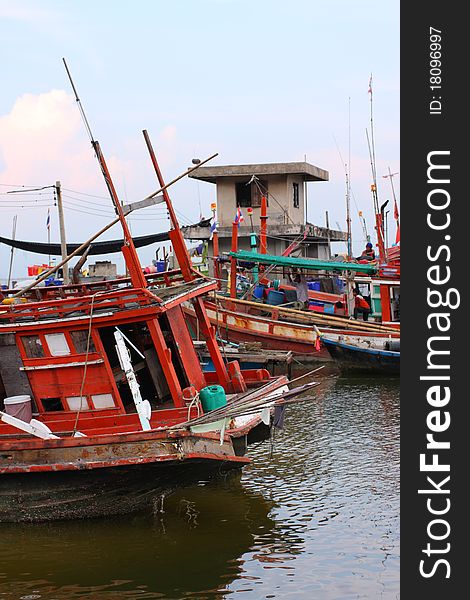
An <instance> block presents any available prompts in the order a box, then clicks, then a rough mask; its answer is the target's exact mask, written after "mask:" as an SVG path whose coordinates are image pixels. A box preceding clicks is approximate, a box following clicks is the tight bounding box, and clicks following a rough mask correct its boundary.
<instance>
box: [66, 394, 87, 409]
mask: <svg viewBox="0 0 470 600" xmlns="http://www.w3.org/2000/svg"><path fill="white" fill-rule="evenodd" d="M65 399H66V401H67V404H68V407H69V410H88V402H87V399H86V397H85V396H67V398H65ZM80 400H81V402H80Z"/></svg>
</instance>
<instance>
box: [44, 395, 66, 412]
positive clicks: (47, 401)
mask: <svg viewBox="0 0 470 600" xmlns="http://www.w3.org/2000/svg"><path fill="white" fill-rule="evenodd" d="M41 402H42V405H43V407H44V410H45V411H46V412H54V411H57V410H64V407H63V406H62V402H61V400H60V398H41Z"/></svg>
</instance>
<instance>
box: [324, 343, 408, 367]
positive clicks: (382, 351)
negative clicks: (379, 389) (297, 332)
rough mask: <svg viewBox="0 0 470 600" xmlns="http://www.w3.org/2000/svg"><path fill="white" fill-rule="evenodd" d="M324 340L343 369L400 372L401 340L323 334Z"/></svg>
mask: <svg viewBox="0 0 470 600" xmlns="http://www.w3.org/2000/svg"><path fill="white" fill-rule="evenodd" d="M322 342H323V344H324V345H325V347H326V349H327V350H328V352H329V353H330V355H331V357H332V358H333V360H334V361H335V362H336V363H337V365H338V366H339V368H340V369H341V370H343V371H356V372H369V373H373V374H383V375H399V373H400V341H399V340H391V339H390V340H386V339H377V338H376V339H373V340H370V339H369V340H361V339H360V338H357V337H355V336H343V335H337V336H331V335H322Z"/></svg>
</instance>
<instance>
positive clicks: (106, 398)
mask: <svg viewBox="0 0 470 600" xmlns="http://www.w3.org/2000/svg"><path fill="white" fill-rule="evenodd" d="M91 399H92V401H93V406H94V407H95V408H114V407H115V404H114V398H113V396H112V395H111V394H92V396H91Z"/></svg>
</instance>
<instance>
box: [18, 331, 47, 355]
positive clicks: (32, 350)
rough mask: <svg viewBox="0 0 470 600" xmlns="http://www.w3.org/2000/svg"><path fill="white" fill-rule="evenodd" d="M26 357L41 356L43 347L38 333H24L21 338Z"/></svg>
mask: <svg viewBox="0 0 470 600" xmlns="http://www.w3.org/2000/svg"><path fill="white" fill-rule="evenodd" d="M21 341H22V342H23V346H24V349H25V352H26V356H27V357H28V358H42V357H43V356H44V348H43V347H42V343H41V339H40V338H39V336H38V335H24V336H22V338H21Z"/></svg>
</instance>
